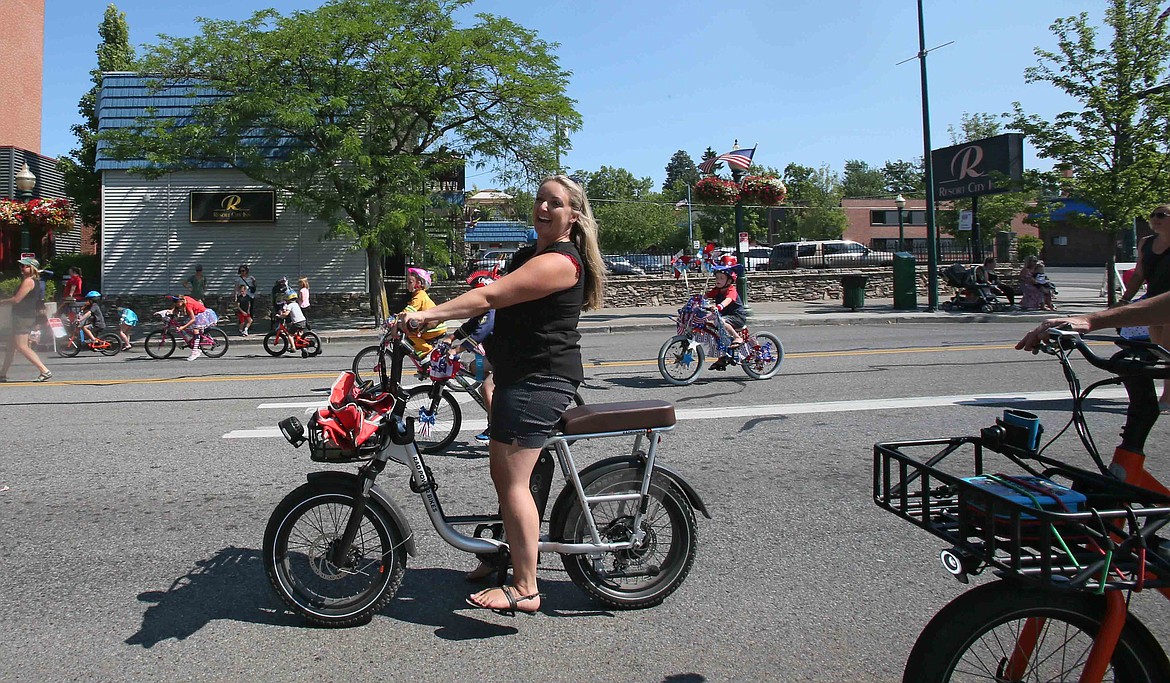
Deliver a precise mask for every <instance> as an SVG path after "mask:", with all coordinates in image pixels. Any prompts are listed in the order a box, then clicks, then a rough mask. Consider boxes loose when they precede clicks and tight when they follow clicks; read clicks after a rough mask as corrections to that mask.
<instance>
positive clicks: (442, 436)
mask: <svg viewBox="0 0 1170 683" xmlns="http://www.w3.org/2000/svg"><path fill="white" fill-rule="evenodd" d="M431 386H432V385H431V384H429V383H428V384H420V385H418V386H414V387H411V388H410V390H409V391H408V392H407V394H408V398H407V399H406V413H405V414H404V417H413V418H414V443H415V445H417V446H418V450H419V452H420V453H425V454H427V455H433V454H435V453H442V452H443V451H445V450H447V449H448V448H450V447H451V444H452V443H454V442H455V437H457V436H459V429H460V428H461V427H462V426H463V410H462V409H461V408H460V407H459V402H458V401H456V400H455V397H454V396H452V395H451V392H450V391H447V388H446V387H444V388H443V389H442V390H441V391H440V392H439V401H438V403H437V404H436V406H435V409H434V415H433V418H434V422H433V423H432V424H429V425H425V426H424V419H428V420H429V419H430V418H431V417H432V416H431V415H430V412H431V396H430V393H431Z"/></svg>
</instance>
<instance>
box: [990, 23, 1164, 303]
mask: <svg viewBox="0 0 1170 683" xmlns="http://www.w3.org/2000/svg"><path fill="white" fill-rule="evenodd" d="M1160 4H1161V3H1160V2H1159V1H1157V0H1110V2H1109V4H1108V6H1107V8H1106V10H1105V22H1104V24H1105V26H1107V27H1109V28H1110V29H1111V30H1112V36H1111V39H1110V43H1109V47H1108V48H1107V49H1105V48H1098V47H1097V44H1096V39H1097V29H1096V28H1095V27H1093V26H1092V25H1090V24H1089V19H1088V15H1087V14H1086V13H1083V12H1082V13H1081V14H1078V15H1076V16H1072V17H1068V18H1064V19H1057V20H1056V21H1055V22H1054V23H1053V24H1052V26H1051V27H1050V29H1051V31H1052V32H1053V34H1055V35H1056V38H1057V49H1056V51H1055V52H1051V51H1048V50H1041V49H1036V50H1035V54H1036V56H1037V57H1039V58H1040V62H1039V64H1038V65H1036V66H1033V67H1029V68H1028V69H1027V70H1025V72H1024V78H1025V80H1026V81H1027V82H1029V83H1038V82H1039V83H1050V84H1052V85H1053V86H1055V87H1056V88H1058V89H1060V90H1062V91H1064V92H1065V93H1066V94H1068V95H1069V96H1070V97H1071V98H1072V99H1074V100H1076V101H1077V102H1078V103H1079V105H1080V107H1079V108H1078V109H1075V110H1070V111H1066V112H1062V113H1060V114H1057V115H1056V116H1055V117H1054V119H1053V120H1051V121H1048V120H1045V119H1043V118H1041V117H1040V116H1039V115H1036V114H1028V113H1026V112H1025V111H1024V108H1023V106H1022V105H1021V104H1020V103H1019V102H1015V103H1013V106H1012V108H1013V111H1012V112H1011V113H1009V114H1007V115H1006V116H1008V117H1009V118H1010V121H1011V123H1010V126H1011V127H1012V128H1013V129H1015V130H1018V131H1020V132H1022V133H1024V134H1026V135H1027V136H1028V141H1029V143H1030V144H1032V145H1033V146H1034V147H1035V148H1036V149H1037V151H1038V152H1039V153H1040V155H1041V156H1043V157H1045V158H1048V159H1051V160H1053V161H1055V162H1057V163H1058V164H1060V165H1062V166H1064V167H1066V168H1069V169H1072V170H1073V177H1072V178H1069V179H1068V180H1067V183H1066V187H1065V192H1066V194H1067V196H1070V197H1075V198H1076V199H1079V200H1081V201H1084V202H1086V203H1087V204H1089V205H1090V206H1092V207H1094V208H1095V209H1096V212H1095V213H1094V214H1092V215H1084V214H1073V217H1074V218H1073V219H1074V221H1075V222H1076V223H1079V224H1081V225H1084V226H1089V227H1093V228H1097V229H1101V230H1104V231H1106V232H1107V233H1108V234H1109V235H1110V238H1111V241H1115V240H1116V238H1117V236H1118V234H1120V233H1121V232H1122V231H1127V230H1129V229H1131V228H1130V226H1131V225H1132V224H1133V221H1134V220H1135V219H1136V218H1138V217H1140V216H1142V215H1143V214H1144V213H1145V212H1147V211H1148V210H1149V209H1150V207H1152V206H1154V205H1155V204H1157V203H1158V202H1159V201H1161V200H1162V199H1164V198H1165V196H1166V193H1167V189H1168V187H1167V179H1166V175H1167V174H1166V171H1167V161H1168V156H1167V152H1168V151H1170V95H1168V93H1167V88H1166V86H1165V84H1164V81H1165V80H1166V67H1167V60H1168V59H1170V41H1168V40H1167V33H1166V16H1165V15H1164V14H1160V11H1161V8H1160V7H1159V5H1160ZM1113 251H1114V250H1110V253H1109V255H1108V265H1109V267H1108V268H1106V272H1107V273H1108V274H1109V278H1110V280H1112V279H1113V274H1114V269H1113V267H1112V265H1113V263H1114V262H1115V261H1116V254H1115V253H1113ZM1113 284H1114V283H1113V282H1110V286H1109V287H1108V290H1109V301H1110V303H1113V301H1114V296H1115V289H1114V287H1113Z"/></svg>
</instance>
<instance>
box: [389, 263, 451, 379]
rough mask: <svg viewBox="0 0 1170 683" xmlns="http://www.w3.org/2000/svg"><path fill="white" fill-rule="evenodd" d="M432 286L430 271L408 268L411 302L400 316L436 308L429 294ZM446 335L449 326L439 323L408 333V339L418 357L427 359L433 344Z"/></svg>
mask: <svg viewBox="0 0 1170 683" xmlns="http://www.w3.org/2000/svg"><path fill="white" fill-rule="evenodd" d="M430 286H431V274H430V273H429V272H428V271H426V270H423V269H422V268H407V269H406V289H407V290H408V291H409V292H410V301H408V302H407V303H406V308H403V309H402V311H400V312H399V315H402V314H403V313H414V312H415V311H426V310H429V309H431V308H434V307H435V302H434V301H433V300H431V297H430V295H429V294H427V287H430ZM445 334H447V326H446V325H445V324H443V323H439V324H437V325H435V326H434V327H432V328H430V329H427V330H418V331H417V332H416V331H411V332H408V333H407V335H406V338H407V339H409V340H410V343H411V345H412V346H413V347H414V349H415V352H416V353H417V354H418V356H419V357H420V358H425V357H426V355H427V354H429V353H430V352H431V342H433V341H435V340H436V339H438V338H439V337H442V336H443V335H445Z"/></svg>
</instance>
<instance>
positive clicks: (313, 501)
mask: <svg viewBox="0 0 1170 683" xmlns="http://www.w3.org/2000/svg"><path fill="white" fill-rule="evenodd" d="M352 511H353V495H352V494H351V493H345V492H342V491H338V490H337V489H336V488H334V487H330V486H327V485H322V484H314V483H308V484H303V485H301V486H300V487H298V488H297V489H295V490H293V491H292V492H291V493H289V494H288V495H287V496H285V498H284V500H282V501H281V502H280V505H278V506H277V507H276V509H275V510H274V511H273V512H272V516H271V517H270V518H269V519H268V526H267V528H266V529H265V531H264V551H263V554H264V569H265V571H266V573H267V574H268V580H269V581H270V582H271V583H272V587H273V588H275V589H276V593H277V594H278V595H279V596H280V599H281V600H283V601H284V603H285V604H286V605H288V606H289V607H290V608H291V609H292V610H293V611H294V612H296V613H297V614H299V615H301V616H302V617H303V618H305V619H306V620H307V621H309V622H311V623H314V624H317V625H319V626H328V627H333V628H340V627H346V626H356V625H359V624H364V623H367V622H369V621H370V619H372V618H373V616H374V614H376V613H377V612H378V611H379V610H381V609H382V608H383V607H385V606H386V604H387V603H388V602H390V600H391V598H393V597H394V594H395V593H396V592H397V591H398V587H399V585H401V583H402V575H403V573H404V572H405V571H406V547H405V539H403V538H402V537H401V535H400V533H399V531H398V528H397V527H396V526H395V525H394V524H393V523H392V522H391V520H388V519H387V518H386V513H385V512H383V511H382V509H381V508H380V507H379V506H377V505H373V504H367V505H366V507H365V512H364V514H363V519H362V525H361V527H360V528H359V529H358V533H357V536H356V537H355V539H354V543H353V548H352V550H351V551H350V555H349V559H348V562H347V565H346V566H345V567H338V566H336V565H334V564H333V563H332V562H330V561H329V560H328V559H327V557H328V553H329V552H330V550H331V549H332V547H333V543H334V542H335V541H336V540H337V539H338V538H340V537H341V535H342V534H343V533H344V532H345V525H346V523H347V522H348V520H349V517H350V514H351V513H352Z"/></svg>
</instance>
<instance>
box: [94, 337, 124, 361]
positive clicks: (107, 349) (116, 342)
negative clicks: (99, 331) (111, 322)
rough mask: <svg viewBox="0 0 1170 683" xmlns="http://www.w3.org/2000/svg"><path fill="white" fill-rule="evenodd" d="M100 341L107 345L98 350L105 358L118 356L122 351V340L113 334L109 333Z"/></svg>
mask: <svg viewBox="0 0 1170 683" xmlns="http://www.w3.org/2000/svg"><path fill="white" fill-rule="evenodd" d="M98 339H100V340H102V341H103V342H105V343H106V346H103V347H102V348H100V349H98V351H100V352H101V354H102V355H103V356H116V355H118V352H119V351H121V350H122V338H121V337H119V336H118V335H116V334H114V333H113V332H107V333H105V334H103V335H102V336H100V337H98Z"/></svg>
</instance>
